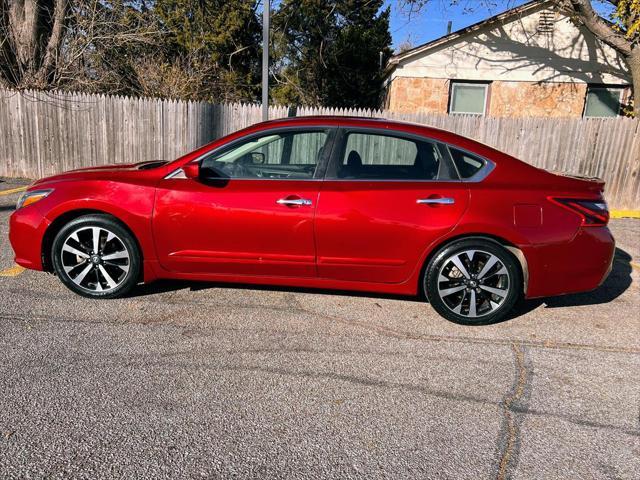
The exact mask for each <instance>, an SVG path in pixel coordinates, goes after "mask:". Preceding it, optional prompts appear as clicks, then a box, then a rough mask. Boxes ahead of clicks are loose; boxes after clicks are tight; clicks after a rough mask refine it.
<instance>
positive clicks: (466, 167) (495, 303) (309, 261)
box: [10, 117, 614, 324]
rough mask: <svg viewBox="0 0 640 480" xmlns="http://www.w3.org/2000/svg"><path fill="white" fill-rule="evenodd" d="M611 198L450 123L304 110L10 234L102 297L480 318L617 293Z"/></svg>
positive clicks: (68, 280)
mask: <svg viewBox="0 0 640 480" xmlns="http://www.w3.org/2000/svg"><path fill="white" fill-rule="evenodd" d="M603 187H604V184H603V183H602V182H600V181H597V180H591V179H582V178H574V177H568V176H561V175H554V174H551V173H548V172H546V171H543V170H540V169H538V168H535V167H532V166H530V165H528V164H526V163H524V162H521V161H519V160H517V159H515V158H513V157H511V156H509V155H506V154H504V153H501V152H499V151H496V150H494V149H492V148H490V147H488V146H486V145H482V144H480V143H477V142H475V141H472V140H469V139H466V138H463V137H461V136H458V135H454V134H452V133H449V132H445V131H441V130H437V129H434V128H429V127H425V126H420V125H413V124H405V123H399V122H391V121H386V120H375V119H362V118H345V117H300V118H294V119H283V120H276V121H271V122H265V123H262V124H259V125H254V126H252V127H250V128H247V129H245V130H242V131H240V132H236V133H234V134H232V135H230V136H227V137H225V138H222V139H220V140H217V141H215V142H213V143H211V144H209V145H206V146H204V147H202V148H200V149H198V150H196V151H194V152H192V153H190V154H188V155H185V156H184V157H182V158H179V159H177V160H175V161H173V162H159V161H158V162H144V163H139V164H136V165H117V166H108V167H95V168H87V169H82V170H76V171H73V172H68V173H64V174H61V175H56V176H53V177H49V178H45V179H42V180H39V181H37V182H36V183H34V184H33V185H31V187H29V189H28V191H27V192H26V193H25V194H24V195H23V196H22V198H21V199H20V201H19V202H18V206H17V210H16V211H15V212H14V213H13V215H12V216H11V231H10V238H11V244H12V246H13V249H14V251H15V254H16V262H17V263H18V264H19V265H22V266H24V267H26V268H32V269H35V270H45V271H49V272H55V273H56V274H57V275H58V276H59V277H60V279H61V280H62V282H63V283H64V284H65V285H66V286H67V287H69V288H70V289H71V290H73V291H74V292H76V293H78V294H80V295H84V296H87V297H92V298H113V297H118V296H122V295H124V294H126V293H127V292H129V291H131V290H132V289H133V288H134V287H135V285H136V284H138V283H139V282H141V281H144V282H150V281H152V280H155V279H158V278H174V279H188V280H208V281H222V282H235V283H251V284H270V285H290V286H305V287H316V288H328V289H341V290H360V291H370V292H381V293H392V294H406V295H417V294H423V295H424V296H425V297H426V298H427V299H428V300H429V302H430V303H431V304H432V305H433V307H434V308H435V309H436V310H437V311H438V313H440V314H441V315H442V316H444V317H445V318H447V319H449V320H452V321H454V322H458V323H465V324H480V323H491V322H495V321H498V320H500V319H501V318H503V317H504V316H505V315H506V314H508V313H509V311H510V310H511V309H512V308H513V306H514V304H515V303H516V301H517V300H518V299H519V298H521V297H526V298H534V297H544V296H551V295H560V294H566V293H572V292H583V291H587V290H591V289H594V288H596V287H597V286H598V285H600V284H601V283H602V282H603V280H604V279H605V278H606V276H607V274H608V273H609V271H610V269H611V265H612V259H613V253H614V240H613V237H612V236H611V233H610V232H609V229H608V228H607V222H608V219H609V214H608V210H607V205H606V203H605V201H604V199H603Z"/></svg>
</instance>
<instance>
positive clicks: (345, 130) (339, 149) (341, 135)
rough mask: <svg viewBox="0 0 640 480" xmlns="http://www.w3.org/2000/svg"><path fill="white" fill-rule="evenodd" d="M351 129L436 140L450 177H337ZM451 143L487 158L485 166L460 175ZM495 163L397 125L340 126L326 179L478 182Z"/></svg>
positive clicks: (335, 180)
mask: <svg viewBox="0 0 640 480" xmlns="http://www.w3.org/2000/svg"><path fill="white" fill-rule="evenodd" d="M349 133H365V134H370V135H382V136H390V137H397V138H401V139H406V140H411V141H416V142H429V143H433V144H434V145H435V146H436V148H437V149H438V151H439V152H440V156H441V158H442V162H443V166H444V167H445V168H446V170H447V174H448V176H449V177H450V178H437V179H430V180H429V179H400V178H340V177H338V169H339V168H340V166H341V165H342V160H343V158H344V153H345V148H346V146H347V135H348V134H349ZM449 147H451V148H456V149H458V150H460V151H462V152H466V153H468V154H469V155H473V156H474V157H477V158H478V159H480V160H482V161H483V162H484V166H483V167H482V168H481V169H480V170H479V171H478V172H477V173H476V174H475V175H473V176H472V177H469V178H460V175H459V174H458V170H457V168H456V166H455V164H454V162H453V158H452V157H451V154H450V153H449ZM494 167H495V163H494V162H492V161H491V160H489V159H488V158H486V157H484V156H482V155H480V154H478V153H476V152H472V151H469V150H467V149H465V148H462V147H459V146H458V145H455V144H452V143H448V142H443V141H441V140H436V139H435V138H431V137H426V136H423V135H418V134H414V133H409V132H405V131H402V130H395V129H390V128H389V129H387V128H385V129H380V128H374V127H340V128H339V129H338V131H337V133H336V137H335V139H334V143H333V147H332V152H331V158H330V159H329V162H328V165H327V169H326V174H325V177H324V179H325V180H327V181H331V182H396V183H397V182H404V183H406V182H409V183H451V182H456V183H476V182H481V181H482V180H484V179H485V178H486V177H487V176H488V175H489V174H490V173H491V171H493V169H494Z"/></svg>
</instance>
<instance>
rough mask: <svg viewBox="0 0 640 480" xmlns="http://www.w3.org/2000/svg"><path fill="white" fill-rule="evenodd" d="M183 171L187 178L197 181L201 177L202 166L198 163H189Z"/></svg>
mask: <svg viewBox="0 0 640 480" xmlns="http://www.w3.org/2000/svg"><path fill="white" fill-rule="evenodd" d="M182 171H183V172H184V176H185V177H187V178H189V179H191V180H197V179H198V177H200V164H198V163H197V162H191V163H187V164H186V165H184V166H183V167H182Z"/></svg>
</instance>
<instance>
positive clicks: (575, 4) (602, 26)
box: [560, 0, 632, 56]
mask: <svg viewBox="0 0 640 480" xmlns="http://www.w3.org/2000/svg"><path fill="white" fill-rule="evenodd" d="M612 3H613V2H612ZM560 5H561V6H567V7H568V9H569V10H570V11H573V12H574V13H575V14H576V15H577V17H578V19H579V20H580V21H581V22H582V24H583V25H584V26H585V27H587V29H588V30H589V31H590V32H591V33H593V34H594V35H595V36H596V37H597V38H599V39H600V40H602V41H603V42H604V43H606V44H607V45H609V46H610V47H613V48H615V49H616V50H618V51H619V52H620V53H622V54H623V55H625V56H629V55H631V49H632V46H631V42H630V41H629V40H627V39H626V38H625V37H624V35H622V34H621V33H620V32H617V31H615V30H614V29H613V28H612V26H611V24H610V23H608V22H606V21H605V20H603V19H602V18H601V17H600V16H599V15H598V14H597V13H596V11H595V10H594V9H593V7H592V6H591V1H590V0H561V3H560Z"/></svg>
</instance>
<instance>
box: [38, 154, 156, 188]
mask: <svg viewBox="0 0 640 480" xmlns="http://www.w3.org/2000/svg"><path fill="white" fill-rule="evenodd" d="M167 163H169V162H167V161H164V160H149V161H146V162H138V163H128V164H118V165H102V166H96V167H88V168H79V169H77V170H70V171H68V172H64V173H60V174H57V175H52V176H50V177H44V178H41V179H40V180H37V181H36V182H35V183H34V184H33V185H34V186H35V185H42V184H45V183H50V182H61V181H67V180H118V179H121V178H131V177H132V176H137V175H140V174H142V173H143V172H146V171H149V170H153V169H157V168H160V167H162V166H164V165H166V164H167Z"/></svg>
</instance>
